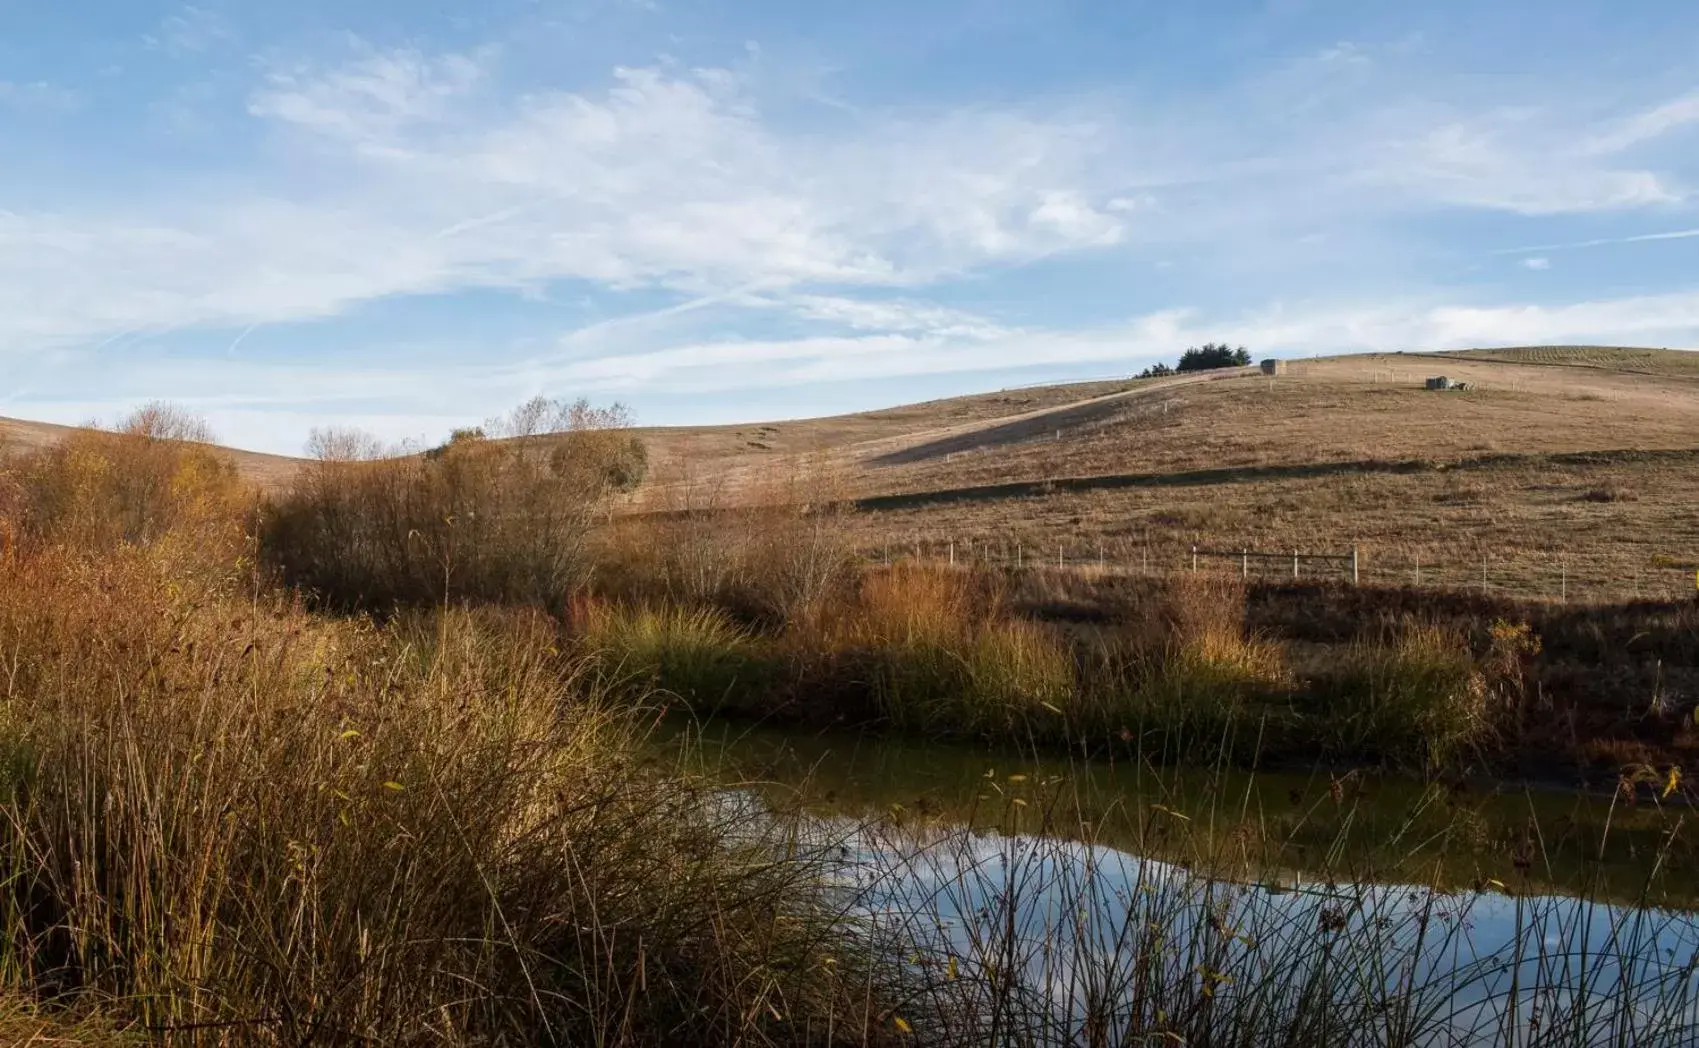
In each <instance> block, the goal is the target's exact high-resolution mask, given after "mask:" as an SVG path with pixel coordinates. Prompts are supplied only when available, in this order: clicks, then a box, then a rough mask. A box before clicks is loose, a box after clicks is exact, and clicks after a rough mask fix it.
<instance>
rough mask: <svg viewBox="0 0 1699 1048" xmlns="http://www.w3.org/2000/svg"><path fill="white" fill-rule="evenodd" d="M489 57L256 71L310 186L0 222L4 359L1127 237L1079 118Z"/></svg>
mask: <svg viewBox="0 0 1699 1048" xmlns="http://www.w3.org/2000/svg"><path fill="white" fill-rule="evenodd" d="M495 62H496V56H495V55H494V54H493V53H491V52H483V53H478V54H473V55H447V56H434V57H433V56H426V55H422V54H419V53H416V52H412V51H398V52H381V53H367V54H365V55H363V56H361V57H360V58H358V59H357V60H355V61H353V62H351V63H349V64H347V65H345V66H340V67H337V68H333V69H330V70H328V71H319V70H315V69H311V68H291V69H288V70H285V71H281V72H277V73H274V74H272V75H271V76H269V77H267V79H266V81H265V83H264V84H263V85H262V86H261V87H260V89H259V90H257V91H256V92H255V93H254V95H253V97H252V99H251V100H250V105H249V112H250V113H251V114H252V116H253V117H254V118H255V119H257V120H260V121H263V122H264V124H265V126H267V127H270V128H274V129H277V130H278V131H279V133H280V134H282V135H283V138H282V139H281V140H280V141H279V142H278V144H277V148H278V150H279V153H280V155H281V156H283V157H285V158H286V159H287V162H288V164H289V165H290V166H291V167H292V168H295V169H301V168H302V166H303V165H307V168H306V169H307V170H310V171H311V172H312V178H311V181H310V182H309V183H308V185H310V186H311V187H312V188H306V187H299V186H298V187H291V186H290V185H289V184H288V183H286V182H283V181H281V180H280V179H277V178H267V177H266V176H264V175H260V176H257V177H256V178H255V180H254V181H253V182H251V183H248V184H247V185H245V186H244V187H243V189H242V190H241V191H239V192H231V191H230V190H228V189H223V190H220V191H219V192H216V193H211V194H205V195H200V194H195V193H192V192H189V193H185V194H184V195H183V196H182V197H180V198H178V199H173V200H170V201H160V200H155V201H148V200H145V199H143V200H134V201H131V202H128V204H127V207H126V209H125V211H124V212H122V213H104V214H103V213H99V212H95V211H84V212H78V213H69V214H60V213H40V212H35V213H29V212H23V213H0V277H3V278H4V279H3V280H0V352H3V351H5V350H6V349H8V348H11V349H14V350H15V349H20V348H24V349H33V348H39V347H40V346H41V345H42V344H43V343H44V342H51V341H75V340H78V339H98V338H103V337H106V336H108V335H110V334H112V333H115V332H120V331H125V330H130V329H147V330H167V329H173V328H182V327H220V326H228V327H234V328H238V329H239V328H241V327H244V326H246V325H249V324H269V323H278V322H285V321H291V320H308V319H315V318H323V317H328V316H333V315H336V314H337V313H339V312H341V311H343V310H345V309H347V308H349V307H351V306H353V305H355V304H358V303H361V302H367V301H371V300H373V299H377V298H381V297H385V296H393V295H403V294H428V293H436V292H443V291H450V290H457V289H466V288H477V287H499V288H507V289H516V290H526V289H534V288H539V287H544V286H547V285H548V284H550V283H552V282H557V281H563V280H584V281H589V282H591V283H592V284H595V285H601V286H609V287H615V288H638V287H659V288H666V289H672V290H676V291H682V292H685V293H688V294H692V295H704V294H721V295H723V294H728V293H732V292H735V291H744V292H750V291H754V292H761V291H766V292H773V291H777V290H781V289H787V288H798V287H801V286H804V285H809V284H830V285H837V286H846V285H847V286H856V285H859V286H865V287H910V288H913V287H917V286H920V285H923V284H926V283H929V282H932V281H935V280H939V279H942V278H945V277H949V276H953V275H956V274H961V273H964V272H968V271H972V270H974V269H975V268H978V267H982V266H985V265H989V264H993V263H1010V262H1017V263H1018V262H1022V261H1028V260H1031V259H1034V258H1039V257H1043V256H1045V255H1049V254H1053V253H1057V252H1065V251H1072V250H1079V249H1082V248H1091V247H1100V246H1103V245H1107V244H1112V243H1114V242H1115V241H1116V240H1117V239H1119V237H1120V236H1121V233H1122V229H1123V222H1124V219H1123V218H1121V217H1119V216H1117V215H1112V214H1111V212H1110V210H1109V202H1110V200H1111V194H1109V193H1107V192H1106V191H1104V190H1103V189H1102V187H1101V182H1102V178H1101V175H1102V171H1101V166H1100V165H1098V164H1097V163H1096V159H1097V157H1096V153H1097V150H1098V148H1099V141H1098V137H1097V128H1095V127H1094V126H1093V125H1091V124H1090V123H1089V122H1086V121H1080V120H1071V119H1067V118H1063V117H1044V118H1040V117H1031V116H1027V115H1025V114H1022V113H1018V112H1013V111H996V110H984V111H982V110H963V111H955V112H949V111H945V112H941V113H937V114H932V115H929V116H925V117H906V118H889V119H874V120H861V119H857V120H854V121H849V122H845V123H843V124H841V125H840V126H836V127H833V128H829V129H813V128H809V129H798V130H781V129H780V128H778V127H777V126H775V124H774V123H773V122H772V121H771V120H769V119H768V118H766V117H765V115H764V114H763V112H762V109H761V106H760V104H759V99H758V98H757V97H756V95H755V93H754V92H753V91H752V90H751V89H750V87H749V86H748V85H747V84H746V83H745V82H744V81H743V80H742V79H741V78H740V77H738V76H737V75H735V74H733V73H730V72H728V71H725V70H715V69H706V70H697V71H694V72H691V73H677V74H675V73H669V72H666V71H663V70H659V69H621V70H618V71H616V73H615V75H614V78H613V80H612V83H611V85H610V86H608V87H607V88H606V89H605V90H601V91H580V92H559V91H557V92H539V93H533V94H529V95H522V96H517V97H514V96H512V95H510V94H503V93H502V92H501V91H499V90H496V89H495V88H494V87H492V86H491V85H490V84H489V70H490V67H491V66H492V65H493V64H494V63H495ZM803 313H804V315H808V311H807V310H806V309H804V310H803Z"/></svg>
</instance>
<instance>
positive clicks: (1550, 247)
mask: <svg viewBox="0 0 1699 1048" xmlns="http://www.w3.org/2000/svg"><path fill="white" fill-rule="evenodd" d="M1694 237H1699V229H1673V230H1670V231H1669V232H1668V233H1641V234H1640V235H1639V236H1633V237H1606V238H1605V239H1603V240H1575V241H1571V242H1570V243H1567V244H1541V245H1539V246H1537V247H1506V248H1500V249H1499V250H1497V251H1494V252H1493V254H1495V255H1530V254H1533V253H1534V252H1536V251H1569V250H1572V249H1575V248H1583V247H1609V246H1610V245H1612V244H1643V243H1646V242H1647V241H1651V240H1691V239H1692V238H1694Z"/></svg>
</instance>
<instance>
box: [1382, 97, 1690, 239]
mask: <svg viewBox="0 0 1699 1048" xmlns="http://www.w3.org/2000/svg"><path fill="white" fill-rule="evenodd" d="M1572 134H1573V130H1572V129H1571V128H1570V127H1568V126H1566V125H1565V124H1564V123H1562V122H1559V121H1555V120H1553V119H1552V114H1549V113H1544V112H1538V111H1530V110H1523V109H1518V110H1510V111H1502V112H1498V113H1493V114H1489V115H1487V116H1482V117H1476V118H1471V119H1467V120H1458V121H1451V122H1446V123H1442V124H1440V125H1438V126H1436V127H1433V128H1432V129H1430V130H1427V131H1425V132H1423V133H1421V134H1420V135H1418V136H1416V137H1414V138H1411V139H1408V140H1406V141H1404V142H1401V143H1398V144H1396V145H1394V146H1393V147H1391V148H1390V149H1389V150H1388V152H1387V154H1386V162H1385V163H1384V164H1382V165H1380V166H1379V167H1378V168H1377V169H1376V170H1375V171H1374V174H1373V176H1372V177H1376V178H1379V179H1383V180H1385V181H1387V182H1389V183H1393V184H1397V185H1401V186H1403V187H1405V188H1407V189H1411V190H1414V191H1417V192H1420V193H1423V194H1425V195H1428V196H1430V197H1432V198H1434V199H1437V200H1440V201H1443V202H1446V203H1451V204H1457V205H1462V206H1466V207H1476V208H1488V209H1493V210H1499V211H1510V212H1516V213H1518V214H1524V215H1555V214H1565V213H1587V212H1608V211H1621V210H1629V209H1634V208H1644V207H1650V206H1655V205H1665V204H1674V203H1678V202H1680V201H1681V200H1682V199H1683V198H1684V196H1685V190H1684V189H1683V187H1681V186H1680V185H1679V184H1677V183H1675V182H1674V181H1672V180H1671V178H1670V177H1669V176H1667V175H1666V174H1663V173H1661V172H1659V171H1655V170H1652V169H1647V168H1636V167H1632V166H1618V165H1616V164H1614V163H1612V162H1609V161H1608V159H1605V158H1596V157H1593V156H1592V155H1591V154H1590V152H1589V151H1588V150H1585V149H1579V148H1576V147H1575V146H1573V145H1570V144H1569V138H1570V136H1571V135H1572Z"/></svg>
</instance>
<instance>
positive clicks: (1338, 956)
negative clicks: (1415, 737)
mask: <svg viewBox="0 0 1699 1048" xmlns="http://www.w3.org/2000/svg"><path fill="white" fill-rule="evenodd" d="M658 746H660V748H661V749H662V750H663V751H666V752H668V753H670V754H671V755H672V756H673V757H675V758H676V756H677V755H678V753H680V752H682V753H685V754H688V756H689V759H690V760H692V761H694V762H695V763H696V764H697V765H698V767H699V768H701V769H703V770H709V771H713V772H715V773H717V774H719V775H721V776H722V777H723V778H724V780H725V781H727V782H734V781H735V782H740V783H743V785H741V786H739V787H738V788H737V789H736V792H735V796H737V797H738V798H740V799H741V800H742V801H743V802H744V803H747V804H748V805H749V806H750V810H751V812H752V813H754V812H762V813H768V812H772V811H774V810H784V811H788V812H791V813H795V814H800V816H801V819H802V823H803V824H804V825H805V826H806V827H808V829H807V831H806V836H808V837H809V838H811V839H814V840H816V841H818V842H821V843H829V848H828V849H827V850H828V851H829V854H830V856H831V867H832V869H833V871H834V876H835V877H836V878H837V879H838V881H839V883H840V885H841V889H842V892H843V896H842V897H843V900H844V902H845V904H846V906H848V907H849V909H850V910H851V911H852V912H853V913H854V914H855V915H857V918H858V923H857V927H859V928H860V929H861V932H862V933H863V934H864V935H865V936H867V940H868V942H869V943H871V944H874V945H875V946H876V947H877V948H878V949H880V950H884V951H888V953H889V955H890V956H891V957H893V958H896V959H897V961H896V963H900V964H902V965H904V966H905V967H906V969H907V970H908V971H909V972H910V974H911V975H912V977H913V980H914V982H915V990H914V992H913V993H912V994H910V995H909V996H908V997H907V998H906V999H905V1001H904V1003H903V1006H902V1013H901V1014H893V1016H892V1017H891V1021H892V1022H893V1023H895V1022H897V1021H898V1020H900V1021H901V1023H902V1026H903V1028H907V1029H911V1030H913V1031H914V1032H915V1035H916V1036H919V1037H921V1038H922V1039H923V1040H942V1041H945V1042H953V1043H963V1044H967V1043H1006V1044H1022V1045H1088V1046H1096V1045H1110V1044H1141V1045H1153V1044H1172V1045H1181V1044H1193V1045H1246V1046H1249V1045H1265V1044H1286V1045H1310V1044H1318V1045H1350V1046H1357V1045H1364V1046H1370V1045H1372V1046H1383V1045H1384V1046H1393V1045H1398V1046H1404V1045H1410V1046H1418V1045H1419V1046H1430V1045H1433V1046H1439V1045H1516V1046H1522V1045H1528V1046H1534V1045H1554V1046H1556V1045H1574V1046H1580V1045H1589V1046H1590V1045H1605V1044H1613V1045H1687V1044H1699V1005H1696V1001H1699V917H1696V916H1695V915H1694V914H1693V913H1692V912H1691V911H1690V909H1689V902H1688V900H1690V899H1691V898H1692V893H1693V881H1692V878H1691V877H1690V876H1689V871H1691V870H1693V869H1695V868H1696V867H1695V865H1694V864H1693V863H1692V862H1691V855H1690V853H1689V852H1687V851H1686V850H1685V843H1684V839H1683V836H1682V833H1681V828H1682V826H1683V825H1684V823H1685V820H1686V817H1687V813H1686V812H1685V811H1677V810H1667V809H1660V808H1655V807H1647V806H1643V805H1642V806H1634V807H1628V806H1625V805H1623V804H1622V803H1620V802H1618V801H1615V800H1613V799H1612V798H1590V799H1589V798H1576V797H1572V796H1563V795H1558V794H1537V793H1532V792H1527V791H1524V792H1521V793H1519V794H1515V793H1497V794H1495V793H1482V792H1479V791H1467V792H1464V791H1459V790H1457V789H1456V788H1455V787H1435V786H1432V785H1429V784H1422V783H1416V782H1408V781H1399V780H1394V779H1387V778H1384V777H1371V776H1364V775H1357V776H1354V777H1352V776H1340V775H1322V774H1319V773H1318V774H1315V775H1301V776H1293V775H1282V776H1245V775H1239V774H1214V773H1188V774H1176V773H1174V772H1171V771H1165V770H1156V769H1151V768H1148V767H1138V766H1133V767H1112V766H1111V767H1103V766H1087V765H1079V764H1074V763H1071V762H1067V761H1056V760H1048V761H1043V760H1020V759H1015V760H1011V759H1010V758H1009V757H1007V756H996V755H990V754H987V753H983V752H977V751H973V750H964V749H957V748H951V747H943V746H935V745H916V744H913V743H903V742H890V741H883V740H868V739H864V738H859V737H854V736H840V737H832V736H824V737H820V736H816V737H806V738H800V739H799V738H794V737H790V736H784V735H780V734H778V733H771V732H751V731H749V730H748V729H744V728H734V727H730V726H716V727H711V728H710V729H709V731H708V732H707V733H706V734H704V733H703V732H702V731H700V730H698V729H695V728H692V729H690V730H687V731H683V732H675V733H673V734H669V735H666V736H664V737H663V738H662V739H661V740H660V741H659V742H658ZM751 779H758V780H762V782H761V783H760V784H758V785H753V786H751V785H749V784H748V782H749V780H751ZM1342 780H1343V784H1342Z"/></svg>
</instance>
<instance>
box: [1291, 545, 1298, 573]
mask: <svg viewBox="0 0 1699 1048" xmlns="http://www.w3.org/2000/svg"><path fill="white" fill-rule="evenodd" d="M1292 578H1293V579H1294V580H1296V579H1297V578H1298V551H1297V550H1293V551H1292Z"/></svg>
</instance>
